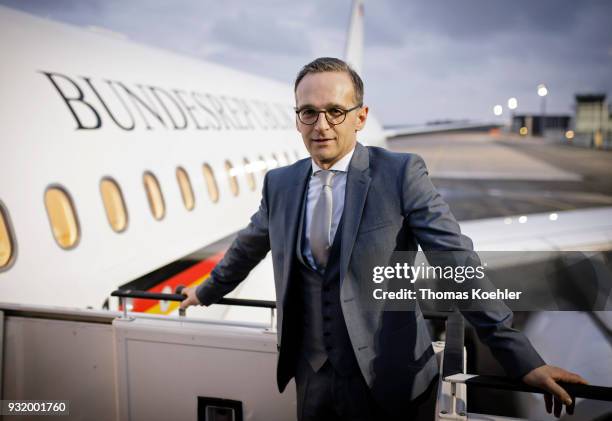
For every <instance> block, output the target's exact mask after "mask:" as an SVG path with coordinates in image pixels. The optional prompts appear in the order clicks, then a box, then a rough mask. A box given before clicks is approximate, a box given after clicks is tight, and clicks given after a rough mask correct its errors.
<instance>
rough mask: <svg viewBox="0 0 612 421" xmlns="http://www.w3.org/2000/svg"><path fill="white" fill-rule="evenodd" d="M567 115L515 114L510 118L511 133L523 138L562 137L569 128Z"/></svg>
mask: <svg viewBox="0 0 612 421" xmlns="http://www.w3.org/2000/svg"><path fill="white" fill-rule="evenodd" d="M570 120H571V116H569V115H537V114H517V115H514V116H512V131H513V132H514V133H519V134H521V135H523V136H543V135H544V132H546V134H547V135H548V136H556V135H560V136H563V135H564V134H565V132H566V131H567V130H568V129H569V127H570Z"/></svg>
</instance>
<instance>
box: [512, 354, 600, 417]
mask: <svg viewBox="0 0 612 421" xmlns="http://www.w3.org/2000/svg"><path fill="white" fill-rule="evenodd" d="M557 381H562V382H566V383H580V384H588V383H587V381H586V380H585V379H583V378H582V377H580V376H579V375H578V374H576V373H571V372H569V371H567V370H564V369H562V368H559V367H555V366H552V365H542V366H540V367H538V368H534V369H533V370H531V371H530V372H529V373H527V374H525V375H524V376H523V382H524V383H526V384H528V385H529V386H533V387H537V388H539V389H544V390H546V391H547V392H549V393H545V394H544V401H545V403H546V412H548V413H549V414H550V413H551V411H552V409H553V401H554V410H555V417H557V418H559V417H560V416H561V409H562V408H563V404H565V405H566V407H567V408H566V412H567V413H568V414H570V415H571V414H573V413H574V402H573V401H572V398H571V397H570V395H569V394H568V393H567V391H566V390H565V389H563V388H562V387H561V386H559V385H558V384H557Z"/></svg>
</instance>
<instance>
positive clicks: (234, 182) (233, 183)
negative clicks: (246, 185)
mask: <svg viewBox="0 0 612 421" xmlns="http://www.w3.org/2000/svg"><path fill="white" fill-rule="evenodd" d="M225 171H226V172H227V178H228V180H229V184H230V190H231V191H232V194H233V195H234V196H238V193H240V189H239V187H238V177H236V172H237V171H236V170H235V169H234V167H233V165H232V163H231V162H229V161H225Z"/></svg>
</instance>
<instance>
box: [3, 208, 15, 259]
mask: <svg viewBox="0 0 612 421" xmlns="http://www.w3.org/2000/svg"><path fill="white" fill-rule="evenodd" d="M13 254H14V248H13V238H12V236H11V232H10V231H9V219H8V213H7V212H6V211H5V209H4V206H2V203H1V202H0V270H2V269H3V268H6V267H8V265H9V263H10V262H11V259H12V258H13Z"/></svg>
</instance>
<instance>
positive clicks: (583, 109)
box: [572, 93, 612, 149]
mask: <svg viewBox="0 0 612 421" xmlns="http://www.w3.org/2000/svg"><path fill="white" fill-rule="evenodd" d="M572 141H573V142H574V143H576V144H579V145H584V146H588V147H592V148H602V149H611V148H612V109H611V107H610V104H608V103H607V101H606V94H603V93H599V94H577V95H576V116H575V120H574V135H573V139H572Z"/></svg>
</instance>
